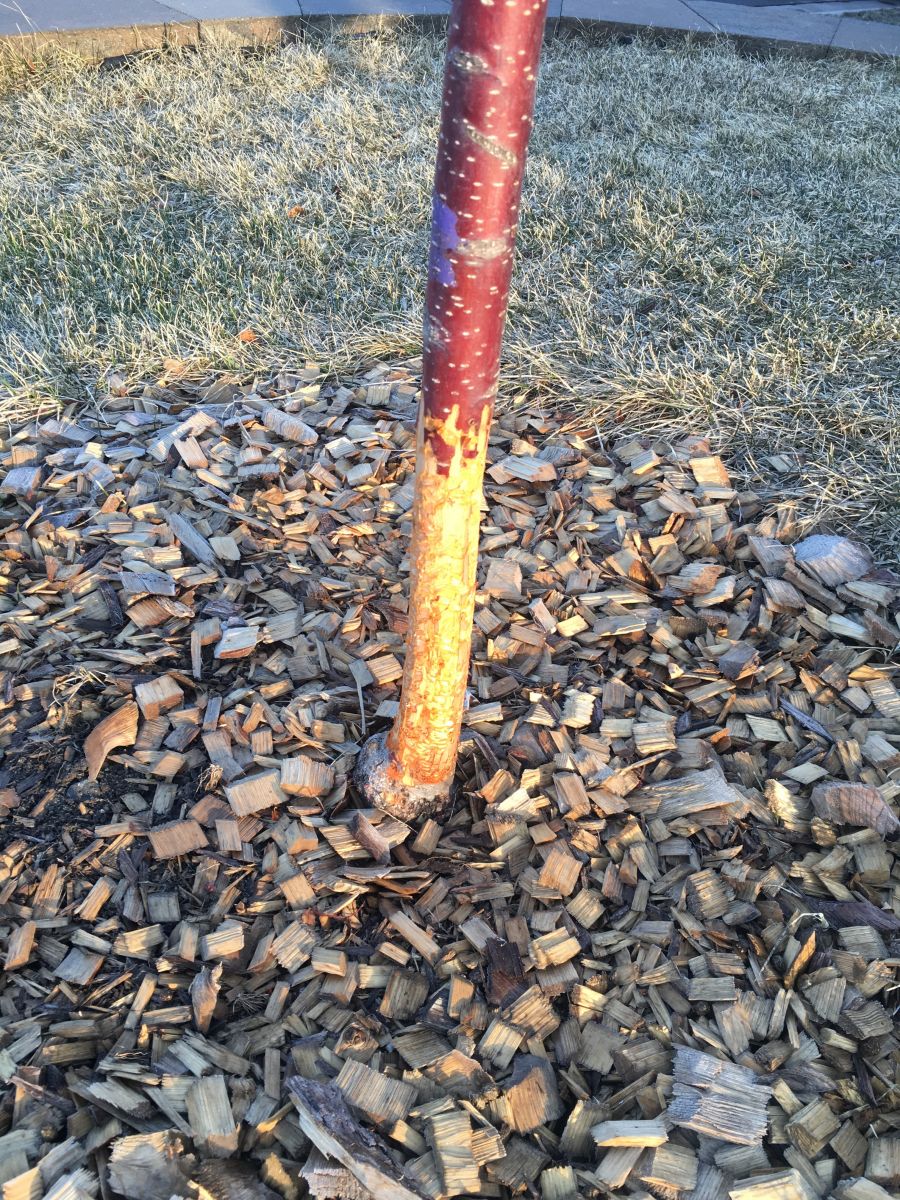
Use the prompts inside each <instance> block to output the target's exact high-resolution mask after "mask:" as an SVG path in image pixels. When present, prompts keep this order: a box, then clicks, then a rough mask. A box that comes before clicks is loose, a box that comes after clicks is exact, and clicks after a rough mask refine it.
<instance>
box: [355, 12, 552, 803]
mask: <svg viewBox="0 0 900 1200" xmlns="http://www.w3.org/2000/svg"><path fill="white" fill-rule="evenodd" d="M545 9H546V0H454V4H453V9H452V13H451V16H450V25H449V31H448V39H447V59H446V67H445V74H444V96H443V105H442V112H441V132H440V140H439V142H438V155H437V169H436V172H435V181H434V196H433V200H432V217H431V250H430V254H429V262H428V290H427V295H426V307H425V330H424V362H423V372H422V405H421V409H420V412H419V427H418V447H417V455H416V485H415V500H414V503H413V513H412V516H413V537H412V547H411V551H410V553H411V563H412V573H411V581H412V590H411V595H410V610H409V633H408V636H407V646H406V665H405V669H404V673H403V689H402V695H401V700H400V711H399V713H398V715H397V719H396V721H395V722H394V726H393V728H392V729H391V730H390V732H389V733H388V734H387V736H386V737H385V736H384V735H380V736H378V737H376V738H372V739H370V741H369V742H367V743H366V745H365V746H364V748H363V751H362V753H361V755H360V759H359V765H358V768H357V782H358V783H359V786H360V789H361V791H362V793H363V796H364V797H365V799H366V800H368V801H369V802H370V803H372V804H376V805H378V806H379V807H380V808H384V809H386V810H387V811H389V812H391V813H393V814H395V815H396V816H400V817H404V818H412V817H417V816H422V815H424V814H425V813H427V812H431V811H434V810H435V809H437V808H438V807H440V806H441V805H442V803H443V802H444V801H445V799H446V797H447V795H448V793H449V788H450V784H451V782H452V779H453V771H454V768H455V765H456V751H457V746H458V742H459V731H460V726H461V724H462V713H463V702H464V697H465V689H466V681H467V678H468V671H469V651H470V646H471V640H472V617H473V614H474V609H475V580H476V572H477V565H478V529H479V524H480V517H481V512H480V507H481V485H482V479H483V476H484V465H485V456H486V453H487V441H488V432H489V429H490V424H491V416H492V412H493V405H494V397H495V395H496V392H497V378H498V374H499V368H500V343H501V340H502V336H503V325H504V322H505V320H506V307H507V297H508V292H509V280H510V275H511V273H512V264H513V248H514V244H515V234H516V224H517V221H518V215H519V198H520V195H521V191H522V175H523V172H524V169H525V151H526V147H527V144H528V135H529V133H530V131H531V124H532V113H533V109H534V89H535V83H536V80H537V67H538V58H539V55H540V48H541V38H542V36H543V31H544V15H545Z"/></svg>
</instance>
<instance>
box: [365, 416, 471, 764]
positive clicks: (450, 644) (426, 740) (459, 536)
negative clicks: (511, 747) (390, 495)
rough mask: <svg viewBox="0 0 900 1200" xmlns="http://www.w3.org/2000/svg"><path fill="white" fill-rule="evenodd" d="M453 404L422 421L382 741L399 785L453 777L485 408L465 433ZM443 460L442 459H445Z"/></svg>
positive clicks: (467, 637)
mask: <svg viewBox="0 0 900 1200" xmlns="http://www.w3.org/2000/svg"><path fill="white" fill-rule="evenodd" d="M457 416H458V409H454V410H453V411H452V412H451V414H450V417H449V419H448V420H446V421H443V422H436V421H434V420H433V419H431V420H429V419H428V418H425V420H427V421H429V425H432V426H436V425H439V426H440V428H439V429H437V428H435V429H432V428H429V429H428V430H427V431H426V430H425V429H423V428H422V425H423V424H424V421H423V422H420V429H419V445H418V453H417V459H416V501H415V507H414V509H413V530H414V532H413V543H412V548H411V557H412V593H411V596H412V603H411V607H410V614H409V631H410V632H409V640H408V644H407V648H406V667H405V670H404V675H403V692H402V698H401V701H400V712H399V714H398V716H397V720H396V722H395V724H394V728H393V729H392V730H391V732H390V734H389V735H388V748H389V750H390V752H391V755H392V757H393V758H394V760H395V761H396V763H397V766H398V771H399V772H400V774H401V782H403V783H405V784H410V785H411V784H442V783H449V780H450V779H451V777H452V775H453V767H454V764H455V762H456V748H457V743H458V741H459V730H460V725H461V723H462V712H463V700H464V697H465V690H466V680H467V678H468V672H469V649H470V645H471V640H472V617H473V613H474V608H475V575H476V571H477V566H478V527H479V524H480V519H481V482H482V478H483V475H484V462H485V455H486V452H487V440H488V429H489V427H490V419H491V410H490V408H489V407H487V408H485V409H484V410H483V412H482V419H481V425H480V427H479V428H478V429H476V430H474V431H469V432H465V431H462V430H460V429H459V428H458V426H457ZM426 432H427V433H428V434H429V435H430V434H432V433H436V434H437V435H438V436H439V437H440V440H441V442H442V444H443V445H444V446H445V447H450V449H451V456H450V458H449V461H447V462H446V467H445V469H444V470H441V469H440V467H439V463H438V459H437V456H436V455H435V453H434V450H433V449H432V443H431V437H430V436H426ZM441 465H443V464H441Z"/></svg>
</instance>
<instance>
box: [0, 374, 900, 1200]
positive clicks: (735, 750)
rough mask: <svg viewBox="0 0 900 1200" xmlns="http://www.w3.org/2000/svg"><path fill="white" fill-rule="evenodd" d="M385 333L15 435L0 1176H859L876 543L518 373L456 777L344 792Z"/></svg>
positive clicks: (398, 1179) (386, 478) (201, 1184)
mask: <svg viewBox="0 0 900 1200" xmlns="http://www.w3.org/2000/svg"><path fill="white" fill-rule="evenodd" d="M416 366H417V364H415V363H409V364H405V365H403V366H400V367H398V368H396V369H388V368H386V367H380V368H377V369H376V370H374V371H373V372H372V373H371V374H370V375H369V376H368V377H366V378H365V379H362V380H359V381H354V382H353V383H351V384H350V385H349V386H341V385H339V384H337V383H324V382H321V381H320V379H319V375H318V371H317V370H316V368H314V367H310V368H307V369H305V370H302V371H298V372H296V373H293V374H290V373H283V374H281V375H279V376H278V377H277V378H274V379H272V380H270V381H269V382H268V383H266V384H265V385H263V384H261V383H257V384H255V385H254V384H252V383H250V384H245V383H242V382H241V381H240V380H237V379H229V378H227V377H226V378H221V377H220V378H215V379H209V380H205V381H204V380H195V379H190V378H189V377H187V376H186V375H184V374H183V373H182V370H181V368H180V366H179V364H177V363H172V364H170V374H169V377H168V378H167V379H164V380H162V381H159V382H158V383H156V384H154V385H152V386H146V387H140V388H130V387H128V386H127V385H126V384H125V382H124V381H122V380H113V381H112V386H111V391H110V395H109V396H108V398H107V399H106V402H105V404H104V407H103V411H102V416H101V417H100V418H97V417H92V418H91V419H90V420H88V419H87V417H81V418H79V417H78V416H77V415H73V414H69V415H68V416H63V417H57V418H52V419H36V420H32V421H30V422H29V423H27V424H25V425H23V426H22V427H21V428H17V429H15V430H14V431H13V432H11V433H10V434H9V435H8V436H7V437H6V438H5V440H4V458H3V464H4V469H3V473H2V483H0V553H2V559H3V564H4V567H3V570H4V576H3V578H4V589H3V593H2V598H0V607H2V618H0V622H2V629H0V683H2V687H0V696H2V708H0V745H2V748H3V758H2V763H0V814H2V827H0V954H2V956H3V958H4V960H5V968H6V970H5V975H4V978H3V983H2V991H0V1079H2V1081H3V1085H4V1086H3V1090H2V1101H0V1148H2V1151H3V1153H2V1154H0V1197H2V1200H19V1198H26V1197H27V1198H28V1200H42V1198H43V1200H64V1198H65V1200H83V1198H84V1197H85V1196H102V1197H104V1198H106V1197H110V1196H125V1197H128V1198H130V1200H131V1198H133V1200H169V1198H170V1197H172V1196H209V1197H217V1198H220V1200H239V1198H240V1200H259V1198H273V1197H277V1196H278V1195H281V1196H283V1197H285V1198H286V1200H293V1198H294V1197H299V1196H303V1195H307V1194H309V1193H311V1194H313V1195H315V1196H340V1197H343V1196H347V1197H363V1198H364V1197H366V1196H369V1195H375V1196H377V1197H381V1198H383V1200H388V1198H397V1200H402V1198H403V1197H410V1196H414V1197H439V1196H452V1195H465V1196H488V1197H507V1196H510V1195H514V1194H521V1193H525V1194H530V1195H535V1196H541V1197H543V1198H544V1200H574V1198H576V1197H591V1196H595V1195H605V1194H610V1193H613V1192H621V1193H623V1194H626V1195H633V1196H635V1197H646V1196H648V1195H652V1196H655V1197H658V1198H659V1200H679V1198H680V1197H685V1198H687V1197H688V1196H691V1197H695V1198H697V1200H701V1198H702V1200H706V1198H710V1200H713V1198H715V1197H724V1196H726V1195H730V1196H731V1197H732V1198H733V1200H776V1198H777V1200H816V1198H817V1197H820V1196H835V1197H838V1198H839V1200H884V1198H885V1197H886V1196H888V1194H889V1192H890V1191H891V1189H893V1188H896V1187H897V1185H898V1184H900V1136H898V1126H900V1109H898V1094H900V1093H898V1062H900V1054H898V1051H900V1043H898V1040H897V1035H896V1030H895V1024H894V1012H895V1008H896V1004H897V997H898V991H897V983H896V973H897V967H898V965H900V957H898V930H900V916H898V914H900V890H898V885H897V874H896V848H897V841H896V835H897V831H898V828H900V822H898V819H897V815H896V814H897V808H898V793H900V783H898V778H900V775H898V769H900V720H898V718H900V693H898V691H897V689H896V687H895V682H896V674H897V664H896V660H895V659H894V658H893V657H892V656H893V652H894V650H895V647H896V645H897V642H898V638H900V625H898V618H897V614H898V600H900V580H898V579H897V578H896V577H895V576H894V575H892V574H890V573H889V572H886V571H881V570H878V569H876V567H875V565H874V562H873V558H872V556H871V555H870V553H869V552H868V550H866V549H865V548H864V547H862V546H860V545H857V544H856V543H854V542H853V541H851V540H848V539H846V538H843V537H837V536H829V535H827V534H816V535H813V536H809V537H801V536H800V534H799V533H798V530H797V526H796V518H795V514H794V511H793V509H792V508H791V506H790V505H788V504H784V505H779V504H778V503H775V502H772V501H770V500H767V501H766V502H765V503H764V502H763V500H761V498H760V497H759V495H757V494H755V493H754V492H752V491H749V490H741V489H740V488H739V487H738V486H736V485H735V483H734V482H733V481H732V479H731V478H730V477H729V472H728V469H727V468H726V466H725V465H724V464H723V462H722V461H721V459H720V458H719V457H717V456H716V455H714V454H712V453H711V452H710V449H709V447H708V445H707V444H706V443H705V442H703V441H702V440H701V439H700V438H698V437H685V438H683V439H682V440H680V441H675V442H665V441H659V440H655V441H651V440H650V439H641V438H624V437H621V436H617V435H616V434H615V433H612V434H609V435H608V436H607V435H606V434H604V432H603V431H599V432H598V431H597V430H596V429H594V428H593V427H592V426H591V425H590V424H589V423H586V424H583V425H582V424H579V423H578V421H576V420H571V421H568V422H567V423H565V424H564V423H561V421H559V420H556V419H554V418H553V417H552V416H547V415H546V414H545V413H544V412H543V411H542V410H541V409H540V408H539V407H536V406H531V405H528V404H526V403H522V404H520V405H518V406H515V407H511V408H507V409H506V410H505V412H504V413H503V414H502V415H501V416H500V418H499V419H498V421H497V422H496V425H495V429H494V433H493V435H492V439H491V450H490V463H489V467H488V474H487V478H486V481H485V502H486V504H485V516H484V522H483V527H482V547H483V551H482V564H481V572H480V577H479V583H480V590H479V593H478V599H477V606H476V620H475V633H474V641H473V662H472V671H471V692H470V702H469V705H468V709H467V712H466V717H465V725H464V734H463V739H462V744H461V753H460V763H459V771H458V780H457V786H456V790H455V794H454V797H453V800H452V803H451V805H450V807H449V809H448V810H447V811H446V812H445V813H442V814H439V815H438V816H437V817H436V818H434V819H428V820H425V821H423V822H421V823H420V824H418V825H412V826H411V825H408V824H405V823H403V822H401V821H398V820H396V819H393V818H390V817H388V816H385V815H384V814H382V813H380V812H377V811H374V810H359V809H357V807H356V797H355V793H354V786H353V781H352V770H353V765H354V761H355V758H356V755H357V753H358V750H359V748H360V746H361V744H362V742H363V741H364V740H365V737H366V736H367V735H369V734H372V733H374V732H378V731H380V730H383V729H384V728H386V727H387V725H388V723H389V722H390V720H391V719H392V718H393V716H394V714H395V712H396V708H397V699H398V695H399V686H400V675H401V670H402V660H403V644H404V635H405V632H406V623H407V616H406V613H407V593H408V574H407V572H408V562H407V559H406V554H407V548H408V535H409V519H408V517H409V510H410V505H411V500H412V471H413V466H414V450H415V433H414V416H415V406H416V395H417V383H416V376H415V371H416Z"/></svg>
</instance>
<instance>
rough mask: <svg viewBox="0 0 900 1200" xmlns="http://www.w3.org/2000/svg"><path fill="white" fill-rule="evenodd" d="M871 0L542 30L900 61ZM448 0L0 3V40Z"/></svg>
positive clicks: (179, 30) (256, 28) (557, 19)
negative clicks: (688, 38)
mask: <svg viewBox="0 0 900 1200" xmlns="http://www.w3.org/2000/svg"><path fill="white" fill-rule="evenodd" d="M878 7H879V5H878V4H877V3H876V2H873V0H847V3H844V4H841V3H837V2H834V0H832V2H831V3H806V4H788V5H778V6H775V7H761V8H757V7H743V6H741V5H739V4H735V3H723V2H721V0H550V10H549V13H548V24H552V26H553V28H554V29H555V28H558V27H559V26H561V25H564V24H575V25H579V26H593V27H597V28H607V29H612V30H617V31H620V32H627V33H634V32H637V31H638V30H641V29H645V30H646V29H650V30H653V31H655V32H658V33H659V34H661V35H664V34H666V33H685V32H689V33H692V34H695V35H697V36H698V37H701V38H711V37H717V36H720V37H721V36H725V37H728V38H731V39H734V40H736V41H738V42H740V43H741V44H742V45H746V46H750V47H758V48H769V47H772V46H784V47H791V48H794V49H796V50H800V51H802V52H804V53H808V54H815V55H818V56H821V55H824V54H828V53H847V54H851V55H854V56H858V57H865V58H880V57H886V56H887V57H894V56H898V57H900V25H890V24H882V23H880V22H878V21H875V20H871V21H870V20H866V21H860V20H857V19H854V17H853V15H852V14H853V12H854V11H859V10H862V9H872V8H878ZM449 11H450V0H0V39H2V40H6V41H8V42H9V43H10V44H12V45H19V46H21V48H22V49H23V50H24V49H27V48H29V47H34V46H36V45H39V44H41V43H46V42H58V43H63V44H67V45H70V46H72V47H73V48H76V49H78V50H79V51H81V52H82V53H87V54H90V55H92V56H95V57H97V58H106V57H111V56H114V55H120V54H128V53H132V52H134V51H138V50H146V49H152V48H154V47H159V46H162V45H166V44H172V43H179V44H188V43H196V42H197V41H199V40H202V38H203V37H204V35H207V36H208V35H209V34H210V33H212V32H213V31H214V30H216V29H217V28H225V29H229V30H231V31H232V32H234V33H236V34H238V35H239V36H243V37H246V38H247V40H248V42H253V41H272V40H275V39H278V38H281V37H283V36H285V35H291V34H299V33H301V32H302V31H303V29H304V28H305V27H308V26H310V25H315V24H321V23H323V22H329V21H335V20H336V21H340V22H342V23H347V24H349V25H350V26H351V27H352V28H354V29H366V28H372V27H374V26H377V25H380V24H384V23H385V22H390V21H393V20H396V19H399V18H403V17H413V18H416V19H418V20H423V21H426V22H428V21H432V22H435V21H440V20H441V19H442V18H446V16H447V13H448V12H449Z"/></svg>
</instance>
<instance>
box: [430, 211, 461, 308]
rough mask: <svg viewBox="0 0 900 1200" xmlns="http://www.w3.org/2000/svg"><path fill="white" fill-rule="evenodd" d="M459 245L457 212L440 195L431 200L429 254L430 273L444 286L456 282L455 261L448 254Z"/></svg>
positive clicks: (452, 284)
mask: <svg viewBox="0 0 900 1200" xmlns="http://www.w3.org/2000/svg"><path fill="white" fill-rule="evenodd" d="M458 245H459V234H458V233H457V231H456V213H455V212H454V211H453V209H452V208H448V206H447V205H446V204H445V203H444V201H443V200H442V199H441V198H440V196H435V197H434V198H433V200H432V202H431V248H430V251H429V255H428V273H429V275H433V276H434V278H435V279H437V281H438V283H442V284H443V285H444V287H453V286H454V285H455V284H456V275H455V274H454V271H453V263H452V262H451V261H450V259H449V257H448V255H449V254H450V251H451V250H455V249H456V247H457V246H458Z"/></svg>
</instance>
